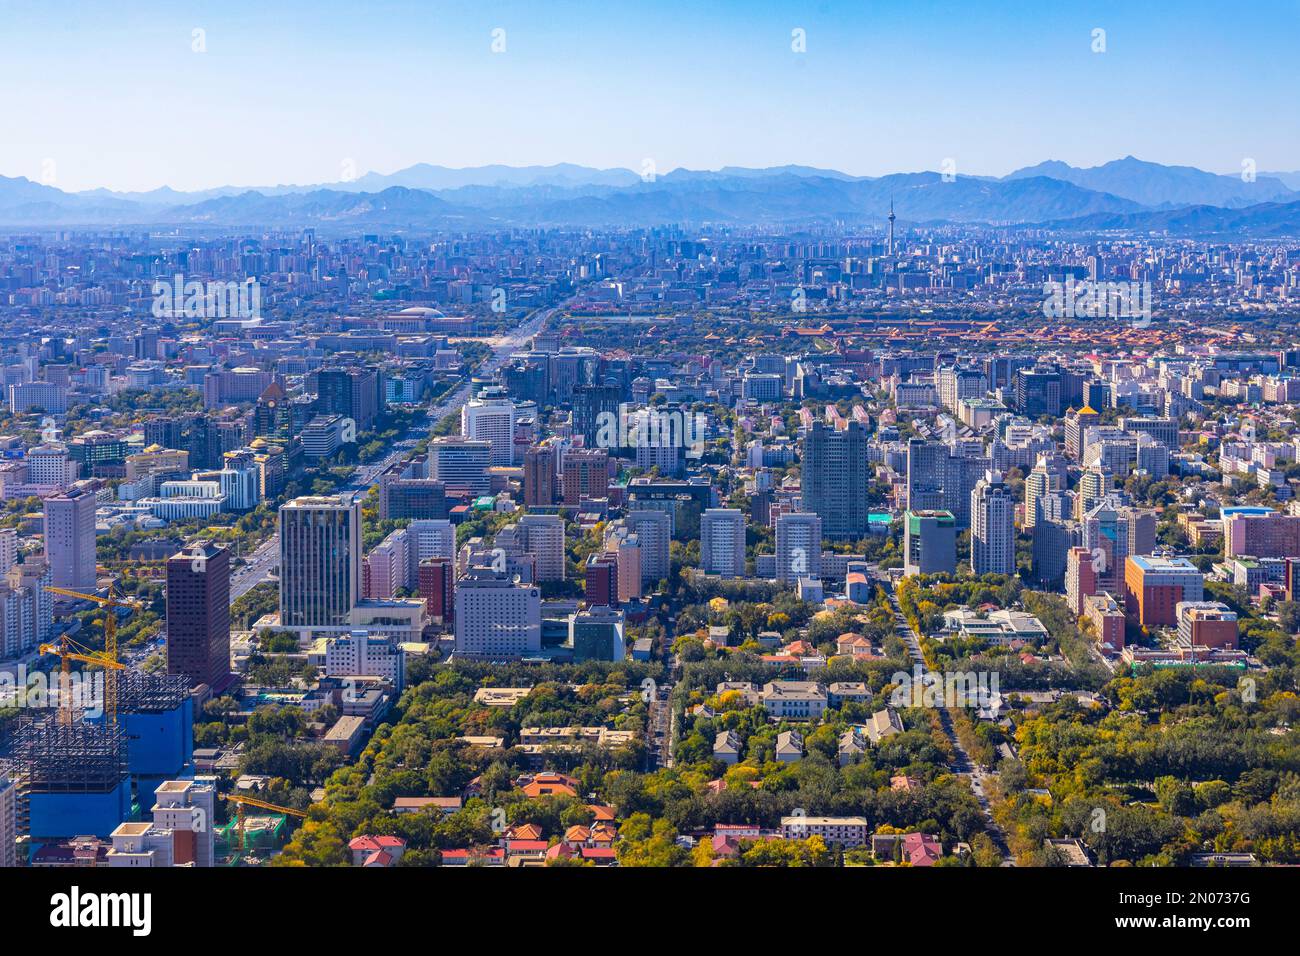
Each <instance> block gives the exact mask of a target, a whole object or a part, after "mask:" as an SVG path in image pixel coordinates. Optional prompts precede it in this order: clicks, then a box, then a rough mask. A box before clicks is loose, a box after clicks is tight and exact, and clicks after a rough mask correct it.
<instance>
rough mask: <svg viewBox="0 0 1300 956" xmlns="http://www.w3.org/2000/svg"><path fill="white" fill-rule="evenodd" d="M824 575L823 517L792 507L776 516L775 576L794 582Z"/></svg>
mask: <svg viewBox="0 0 1300 956" xmlns="http://www.w3.org/2000/svg"><path fill="white" fill-rule="evenodd" d="M821 576H822V519H821V518H819V517H818V516H817V515H815V514H813V513H811V512H808V511H791V512H788V513H787V514H783V515H780V516H779V517H778V518H777V519H776V578H777V580H778V581H781V582H783V583H785V584H794V583H795V582H797V581H798V580H799V579H800V578H814V579H816V578H820V577H821Z"/></svg>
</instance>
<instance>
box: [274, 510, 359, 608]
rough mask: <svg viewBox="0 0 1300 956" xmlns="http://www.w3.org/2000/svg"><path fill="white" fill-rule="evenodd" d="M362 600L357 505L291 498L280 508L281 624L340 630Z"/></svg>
mask: <svg viewBox="0 0 1300 956" xmlns="http://www.w3.org/2000/svg"><path fill="white" fill-rule="evenodd" d="M360 599H361V503H360V502H359V501H353V500H352V499H351V498H350V497H348V496H340V497H306V498H295V499H293V500H292V501H290V502H287V503H286V504H285V505H284V506H283V507H281V508H280V624H281V626H282V627H284V628H287V629H289V630H304V629H309V628H338V627H345V626H347V625H348V623H349V615H350V614H351V612H352V609H353V608H354V607H356V606H357V601H359V600H360Z"/></svg>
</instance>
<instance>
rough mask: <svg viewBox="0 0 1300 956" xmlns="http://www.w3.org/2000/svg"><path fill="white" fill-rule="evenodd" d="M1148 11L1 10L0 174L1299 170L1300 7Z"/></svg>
mask: <svg viewBox="0 0 1300 956" xmlns="http://www.w3.org/2000/svg"><path fill="white" fill-rule="evenodd" d="M1136 6H1138V5H1137V4H1132V3H1113V4H1112V3H1096V4H1089V3H1069V4H1057V3H1051V4H1048V3H1043V4H1025V3H999V2H987V3H939V2H924V0H911V2H894V0H872V2H865V0H858V2H835V0H824V2H816V0H814V2H808V3H765V2H761V0H749V2H743V3H742V2H728V0H724V2H716V0H715V2H711V3H701V2H691V3H681V2H677V0H660V2H645V3H622V2H619V0H608V2H605V3H598V2H587V0H544V2H543V0H534V2H531V3H517V2H500V0H497V2H494V0H479V2H474V3H471V2H460V0H457V2H438V0H425V2H422V3H420V2H407V0H348V2H333V0H315V2H311V3H307V2H298V0H271V2H266V0H263V2H257V3H252V2H246V0H223V2H219V3H218V2H184V0H172V2H168V3H152V2H129V0H127V2H123V3H117V2H113V3H102V2H81V0H75V2H74V0H68V2H57V0H56V2H43V3H38V2H29V0H0V24H2V26H0V117H3V123H4V133H3V139H4V146H3V148H2V149H0V174H3V175H8V176H27V177H28V178H31V179H37V180H39V179H41V177H42V173H43V172H52V173H53V177H54V178H53V182H54V185H57V186H59V187H60V188H64V189H70V190H79V189H87V188H93V187H96V186H108V187H110V188H116V189H149V188H154V187H157V186H161V185H170V186H173V187H175V188H178V189H198V188H205V187H210V186H216V185H225V184H235V185H267V184H274V183H290V182H293V183H308V182H333V181H336V180H338V179H339V178H341V172H342V170H343V169H344V163H345V162H347V161H351V163H352V164H353V167H354V168H355V169H356V171H357V172H358V173H364V172H367V171H371V170H374V171H378V172H385V173H386V172H392V171H394V170H396V169H399V168H402V167H404V166H408V165H410V164H412V163H416V162H429V163H437V164H441V165H446V166H473V165H480V164H485V163H507V164H511V165H529V164H535V163H538V164H547V163H556V162H575V163H582V164H585V165H592V166H601V167H608V166H624V167H628V168H632V169H639V168H640V167H641V164H642V161H643V160H644V159H646V158H650V159H653V161H654V163H655V165H656V168H657V169H658V170H659V171H660V172H664V171H667V170H670V169H673V168H676V167H678V166H685V167H689V168H692V169H704V168H717V167H719V166H722V165H746V166H770V165H778V164H784V163H801V164H806V165H813V166H824V167H833V168H836V169H841V170H844V171H846V172H850V173H855V174H863V175H879V174H883V173H888V172H897V171H906V170H918V169H937V168H939V166H940V164H941V163H942V162H943V160H944V159H945V158H948V157H951V158H952V159H954V160H955V162H956V166H957V171H958V173H959V174H960V173H964V172H965V173H981V174H992V175H1000V174H1003V173H1006V172H1009V171H1010V170H1012V169H1015V168H1017V167H1019V166H1024V165H1029V164H1031V163H1035V162H1039V161H1041V160H1044V159H1063V160H1066V161H1068V162H1070V163H1073V164H1075V165H1085V166H1091V165H1096V164H1098V163H1102V162H1106V161H1107V160H1110V159H1115V158H1117V157H1120V156H1123V155H1127V154H1132V155H1135V156H1138V157H1140V158H1142V159H1149V160H1153V161H1156V162H1164V163H1177V164H1187V165H1195V166H1200V167H1201V168H1205V169H1211V170H1214V171H1219V172H1236V171H1238V170H1239V169H1240V165H1241V161H1242V159H1243V158H1244V157H1251V158H1254V159H1255V160H1256V162H1257V164H1258V168H1259V169H1260V170H1292V169H1298V168H1300V109H1297V106H1296V90H1297V89H1300V83H1297V80H1300V66H1297V63H1298V62H1300V60H1298V58H1297V57H1296V56H1295V53H1294V45H1293V37H1294V32H1295V31H1294V26H1295V24H1296V23H1297V22H1300V3H1297V2H1287V3H1276V2H1273V3H1270V2H1262V3H1256V4H1252V5H1250V6H1249V7H1237V8H1234V7H1232V6H1231V5H1224V4H1210V3H1197V2H1193V3H1180V4H1179V5H1178V9H1177V12H1173V11H1172V10H1170V9H1165V10H1162V9H1159V8H1164V7H1166V5H1165V4H1150V5H1145V4H1144V5H1142V6H1144V7H1145V6H1150V7H1152V8H1155V9H1133V8H1134V7H1136ZM1049 7H1050V9H1044V8H1049ZM115 8H126V9H125V10H123V9H115ZM1058 8H1059V9H1058ZM1098 27H1099V28H1102V29H1104V30H1105V31H1106V52H1104V53H1093V52H1092V49H1091V46H1092V42H1093V41H1092V31H1093V29H1094V28H1098ZM497 28H500V29H503V30H504V31H505V44H506V49H505V52H504V53H499V54H498V53H493V52H492V48H491V45H492V31H493V30H494V29H497ZM796 28H800V29H802V30H804V31H805V34H806V46H807V51H806V52H805V53H795V52H793V51H792V50H791V31H792V30H794V29H796ZM196 29H201V30H203V31H204V39H205V41H206V52H203V53H196V52H194V51H193V50H192V45H193V35H194V34H193V31H194V30H196ZM49 160H52V161H53V162H52V163H50V162H47V161H49Z"/></svg>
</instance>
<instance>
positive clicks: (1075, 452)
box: [1065, 386, 1101, 461]
mask: <svg viewBox="0 0 1300 956" xmlns="http://www.w3.org/2000/svg"><path fill="white" fill-rule="evenodd" d="M1085 390H1086V386H1085ZM1100 422H1101V415H1099V414H1098V413H1097V412H1096V411H1095V410H1094V409H1093V408H1092V406H1091V405H1084V407H1083V408H1080V409H1078V410H1076V411H1071V412H1069V413H1067V414H1066V416H1065V453H1066V454H1067V455H1069V456H1070V457H1071V458H1073V459H1075V460H1076V461H1080V460H1082V459H1083V436H1084V433H1085V432H1086V431H1087V430H1088V429H1089V428H1091V427H1093V426H1094V425H1097V424H1100Z"/></svg>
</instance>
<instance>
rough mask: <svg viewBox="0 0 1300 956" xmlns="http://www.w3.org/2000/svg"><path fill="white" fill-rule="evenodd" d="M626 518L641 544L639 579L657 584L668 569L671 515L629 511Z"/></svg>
mask: <svg viewBox="0 0 1300 956" xmlns="http://www.w3.org/2000/svg"><path fill="white" fill-rule="evenodd" d="M626 520H627V526H628V528H630V529H631V530H632V531H634V532H636V537H637V541H638V542H640V546H641V581H642V583H649V584H651V585H657V584H658V583H659V582H660V581H662V580H664V579H665V578H667V577H668V572H669V570H670V564H669V558H668V555H669V545H670V544H671V542H672V536H673V519H672V516H671V515H669V514H667V513H666V512H663V511H648V510H647V511H629V512H628V515H627V519H626Z"/></svg>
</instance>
